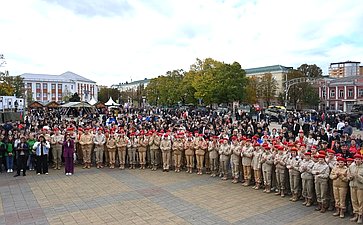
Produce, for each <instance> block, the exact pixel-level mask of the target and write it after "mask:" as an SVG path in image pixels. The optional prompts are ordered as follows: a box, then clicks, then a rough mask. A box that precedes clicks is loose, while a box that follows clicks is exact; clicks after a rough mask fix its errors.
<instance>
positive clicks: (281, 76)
mask: <svg viewBox="0 0 363 225" xmlns="http://www.w3.org/2000/svg"><path fill="white" fill-rule="evenodd" d="M291 69H293V68H292V67H286V66H281V65H274V66H263V67H257V68H250V69H245V71H246V76H247V77H262V76H263V75H265V74H266V73H271V74H272V77H273V79H275V80H276V82H277V90H276V95H278V94H279V93H280V92H282V91H283V90H284V89H285V87H284V85H283V83H284V82H285V81H286V75H287V73H288V72H289V70H291Z"/></svg>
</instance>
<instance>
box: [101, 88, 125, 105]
mask: <svg viewBox="0 0 363 225" xmlns="http://www.w3.org/2000/svg"><path fill="white" fill-rule="evenodd" d="M120 95H121V94H120V91H119V90H118V89H116V88H108V87H104V88H101V89H100V90H99V92H98V100H99V101H100V102H103V103H105V102H107V101H108V99H109V98H110V97H112V99H113V100H114V101H117V100H118V99H119V97H120Z"/></svg>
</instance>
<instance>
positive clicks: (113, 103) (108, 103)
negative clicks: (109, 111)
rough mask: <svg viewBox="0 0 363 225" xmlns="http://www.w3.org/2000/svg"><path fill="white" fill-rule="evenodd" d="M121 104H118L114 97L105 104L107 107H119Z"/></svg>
mask: <svg viewBox="0 0 363 225" xmlns="http://www.w3.org/2000/svg"><path fill="white" fill-rule="evenodd" d="M119 105H120V104H117V103H116V102H115V101H114V100H113V99H112V97H110V98H109V99H108V101H107V102H106V103H105V106H119Z"/></svg>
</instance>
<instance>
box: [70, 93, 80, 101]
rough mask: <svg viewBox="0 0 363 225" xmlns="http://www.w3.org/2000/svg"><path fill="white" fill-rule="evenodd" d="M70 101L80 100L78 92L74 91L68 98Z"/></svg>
mask: <svg viewBox="0 0 363 225" xmlns="http://www.w3.org/2000/svg"><path fill="white" fill-rule="evenodd" d="M69 101H70V102H80V101H81V98H80V97H79V95H78V93H77V92H75V93H74V94H73V95H72V96H71V97H70V98H69Z"/></svg>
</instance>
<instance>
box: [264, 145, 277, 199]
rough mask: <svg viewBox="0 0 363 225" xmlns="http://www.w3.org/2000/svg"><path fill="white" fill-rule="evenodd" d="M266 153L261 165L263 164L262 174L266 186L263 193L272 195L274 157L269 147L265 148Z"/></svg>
mask: <svg viewBox="0 0 363 225" xmlns="http://www.w3.org/2000/svg"><path fill="white" fill-rule="evenodd" d="M264 149H265V151H264V152H263V153H262V156H261V164H262V174H263V181H264V185H265V190H263V192H266V193H270V192H271V179H272V177H271V176H272V165H273V164H274V159H273V155H272V153H271V151H270V148H269V147H265V148H264Z"/></svg>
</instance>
